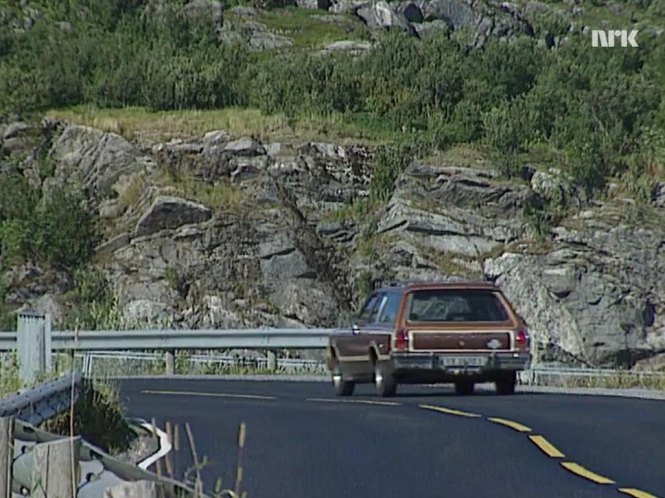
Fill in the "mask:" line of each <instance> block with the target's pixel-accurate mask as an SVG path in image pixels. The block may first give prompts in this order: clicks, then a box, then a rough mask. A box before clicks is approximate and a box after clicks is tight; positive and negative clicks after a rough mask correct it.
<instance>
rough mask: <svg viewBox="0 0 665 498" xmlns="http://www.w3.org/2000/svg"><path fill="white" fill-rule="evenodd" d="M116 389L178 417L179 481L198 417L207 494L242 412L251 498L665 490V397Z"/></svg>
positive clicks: (164, 385)
mask: <svg viewBox="0 0 665 498" xmlns="http://www.w3.org/2000/svg"><path fill="white" fill-rule="evenodd" d="M121 392H122V397H123V401H124V403H125V407H126V408H127V410H128V414H129V415H130V416H134V417H142V418H145V419H148V420H150V419H153V418H154V419H155V420H156V422H157V424H158V425H159V426H160V427H161V428H164V427H165V426H166V424H167V423H169V424H171V425H172V427H175V426H177V429H173V431H174V436H175V441H174V442H177V444H176V445H175V448H174V451H172V452H171V454H170V455H169V457H168V460H169V461H168V462H167V461H166V460H165V461H164V462H160V466H161V471H162V472H166V471H167V470H172V471H173V472H174V473H175V477H176V478H179V479H182V478H183V476H184V473H185V472H186V471H187V469H192V468H193V467H194V458H193V456H192V451H191V450H190V446H191V445H190V444H189V443H188V437H187V430H186V426H187V425H188V426H189V428H190V429H191V433H192V435H193V440H194V445H195V449H196V454H197V460H198V461H199V462H200V461H201V459H202V458H203V457H204V456H205V457H207V461H206V462H205V465H203V467H202V469H201V471H200V472H201V477H202V479H203V482H204V483H205V488H206V491H209V492H211V491H212V490H213V489H214V485H215V482H216V481H217V480H218V479H221V484H222V487H224V488H232V487H233V485H234V482H235V477H236V466H237V462H238V454H239V451H238V444H237V442H238V428H239V425H240V424H241V423H242V422H244V423H245V424H246V438H245V445H244V448H243V450H242V456H241V466H242V469H243V472H242V474H243V480H242V489H243V490H244V491H246V492H247V496H248V498H272V497H289V498H306V497H307V498H310V497H314V498H328V497H331V498H332V497H335V498H340V497H344V498H345V497H362V498H392V497H400V498H411V497H414V498H415V497H418V498H428V497H437V498H444V497H445V498H448V497H450V498H464V497H473V498H481V497H488V498H497V497H510V498H512V497H528V498H538V497H543V498H556V497H562V498H574V497H580V498H582V497H584V498H586V497H589V498H590V497H619V496H623V497H625V496H636V497H638V498H649V497H652V496H656V497H661V498H665V401H654V400H641V399H628V398H614V397H602V396H575V395H560V394H516V395H513V396H496V395H494V394H493V393H491V392H488V393H477V394H475V395H473V396H465V397H461V396H456V395H455V394H453V393H452V392H451V390H450V389H448V388H447V387H445V386H444V387H441V388H430V387H426V386H400V389H399V392H398V396H397V397H395V398H390V399H383V398H377V397H376V396H375V395H374V393H373V391H372V387H371V386H369V385H367V386H358V387H357V388H356V393H355V394H354V396H353V397H351V398H341V399H340V398H337V399H335V397H334V394H333V392H332V387H331V386H330V385H329V384H328V383H316V382H278V381H272V382H254V381H231V380H184V379H183V380H173V379H165V380H144V379H142V380H138V379H137V380H126V381H123V382H122V384H121ZM441 409H442V410H441ZM175 433H177V434H175ZM531 438H533V439H535V442H534V441H532V440H531ZM536 443H538V444H536ZM548 453H549V454H548ZM167 464H168V467H169V468H167ZM152 470H156V469H155V468H154V467H153V469H152ZM580 474H582V475H580ZM620 489H622V490H624V492H620V491H619V490H620ZM627 490H633V491H627ZM640 492H642V493H644V494H640Z"/></svg>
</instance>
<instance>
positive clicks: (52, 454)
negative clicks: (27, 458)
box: [30, 436, 81, 498]
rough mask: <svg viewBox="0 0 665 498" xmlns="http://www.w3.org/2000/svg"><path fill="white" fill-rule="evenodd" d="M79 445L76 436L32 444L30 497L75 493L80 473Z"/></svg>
mask: <svg viewBox="0 0 665 498" xmlns="http://www.w3.org/2000/svg"><path fill="white" fill-rule="evenodd" d="M80 447H81V438H80V437H79V436H77V437H74V438H65V439H59V440H57V441H51V442H49V443H42V444H38V445H36V446H35V447H34V449H33V450H32V451H33V452H34V457H33V458H34V460H33V462H34V463H33V469H32V490H31V493H30V497H31V498H74V497H75V496H76V489H77V487H78V483H79V478H80V473H81V468H80V466H79V450H80ZM72 457H73V458H72Z"/></svg>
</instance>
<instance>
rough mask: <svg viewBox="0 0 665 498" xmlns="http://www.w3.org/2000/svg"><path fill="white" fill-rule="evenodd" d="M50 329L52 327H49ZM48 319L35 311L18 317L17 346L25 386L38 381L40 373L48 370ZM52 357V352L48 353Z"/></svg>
mask: <svg viewBox="0 0 665 498" xmlns="http://www.w3.org/2000/svg"><path fill="white" fill-rule="evenodd" d="M49 329H50V326H49ZM45 332H46V317H45V315H43V314H40V313H35V312H34V311H25V312H21V313H19V315H18V326H17V332H16V343H17V344H16V345H17V350H18V367H19V378H20V380H21V382H22V383H23V385H29V384H32V383H34V382H35V381H36V380H37V376H38V374H39V373H41V372H43V371H45V370H46V365H47V362H46V356H47V351H46V346H47V344H46V343H47V342H48V343H49V345H50V338H49V340H48V341H47V340H46V333H45ZM48 355H50V351H48Z"/></svg>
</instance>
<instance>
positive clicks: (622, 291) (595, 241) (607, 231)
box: [485, 211, 665, 366]
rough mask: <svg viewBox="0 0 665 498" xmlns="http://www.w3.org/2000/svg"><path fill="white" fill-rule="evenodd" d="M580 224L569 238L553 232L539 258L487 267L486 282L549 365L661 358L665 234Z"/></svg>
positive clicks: (514, 258) (502, 260) (511, 258)
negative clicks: (501, 293) (512, 308)
mask: <svg viewBox="0 0 665 498" xmlns="http://www.w3.org/2000/svg"><path fill="white" fill-rule="evenodd" d="M595 214H602V211H601V212H600V213H588V215H595ZM578 221H581V222H582V223H583V224H582V225H581V226H580V227H579V228H577V229H574V230H572V229H567V228H564V227H557V228H556V229H555V231H554V234H555V235H554V240H553V243H552V247H551V249H550V250H549V251H547V252H546V253H544V254H515V253H506V254H503V255H502V256H500V257H498V258H495V259H489V260H487V261H486V262H485V272H486V274H487V276H488V277H489V278H491V279H492V280H495V281H496V282H497V283H498V284H499V285H500V286H501V287H502V288H504V289H505V291H506V293H507V294H508V295H509V297H510V298H511V299H512V300H513V301H514V302H515V305H516V306H517V307H518V308H519V309H520V311H521V313H522V314H523V315H524V317H525V318H526V320H527V321H528V322H529V324H530V326H531V328H532V330H533V331H534V335H535V336H536V337H537V338H538V340H539V341H540V342H541V343H542V344H543V345H544V346H545V351H544V353H543V357H544V359H546V360H554V361H556V360H564V359H567V357H569V356H573V357H574V358H576V359H577V360H579V361H581V362H583V363H586V364H592V365H593V364H601V363H609V364H618V365H621V366H632V365H633V364H634V363H635V362H636V361H638V360H641V359H643V358H646V357H650V356H653V355H654V354H656V353H658V352H662V351H663V349H664V348H665V317H664V316H663V310H664V307H665V299H664V297H665V285H664V284H663V282H662V279H661V278H660V276H659V275H660V274H661V272H662V271H663V270H664V269H665V243H664V241H665V233H663V232H662V231H653V230H644V229H640V228H638V227H630V226H626V225H614V223H612V222H611V221H610V222H604V223H603V222H598V220H594V219H593V218H582V219H579V220H578ZM654 226H655V225H654ZM661 226H662V225H661ZM562 353H564V354H563V355H562Z"/></svg>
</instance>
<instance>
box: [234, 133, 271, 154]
mask: <svg viewBox="0 0 665 498" xmlns="http://www.w3.org/2000/svg"><path fill="white" fill-rule="evenodd" d="M224 151H225V152H230V153H232V154H233V155H235V156H258V155H261V154H265V153H266V151H265V149H264V148H263V146H262V145H261V144H260V143H258V142H257V141H256V140H254V139H253V138H249V137H243V138H239V139H238V140H234V141H233V142H229V143H227V144H226V145H225V147H224Z"/></svg>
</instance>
